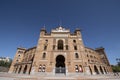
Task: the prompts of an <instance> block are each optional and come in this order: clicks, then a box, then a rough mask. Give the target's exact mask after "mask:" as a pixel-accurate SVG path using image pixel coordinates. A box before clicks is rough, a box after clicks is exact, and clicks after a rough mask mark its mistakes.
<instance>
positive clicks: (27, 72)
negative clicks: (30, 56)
mask: <svg viewBox="0 0 120 80" xmlns="http://www.w3.org/2000/svg"><path fill="white" fill-rule="evenodd" d="M30 68H31V64H28V65H27V70H26V74H29V70H30Z"/></svg>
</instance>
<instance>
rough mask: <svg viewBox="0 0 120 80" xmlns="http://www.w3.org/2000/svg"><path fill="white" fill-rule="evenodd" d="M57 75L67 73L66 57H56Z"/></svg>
mask: <svg viewBox="0 0 120 80" xmlns="http://www.w3.org/2000/svg"><path fill="white" fill-rule="evenodd" d="M55 67H56V70H55V72H56V73H65V72H66V68H65V57H64V56H63V55H58V56H57V57H56V64H55Z"/></svg>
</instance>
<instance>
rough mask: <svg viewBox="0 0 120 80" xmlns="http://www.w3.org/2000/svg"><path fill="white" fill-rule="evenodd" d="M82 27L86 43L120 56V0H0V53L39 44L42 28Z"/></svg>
mask: <svg viewBox="0 0 120 80" xmlns="http://www.w3.org/2000/svg"><path fill="white" fill-rule="evenodd" d="M59 25H62V26H63V27H64V28H69V29H70V30H71V32H74V30H75V29H76V28H80V29H81V32H82V38H83V42H84V45H85V46H87V47H90V48H93V49H95V48H98V47H104V48H105V52H106V55H107V56H108V59H109V61H110V63H111V64H116V58H120V0H0V56H4V57H7V56H8V57H10V58H12V59H13V58H14V55H15V53H16V49H17V47H25V48H31V47H33V46H36V45H37V42H38V38H39V33H40V29H41V28H43V26H45V28H46V30H47V32H50V31H51V29H54V28H56V27H58V26H59Z"/></svg>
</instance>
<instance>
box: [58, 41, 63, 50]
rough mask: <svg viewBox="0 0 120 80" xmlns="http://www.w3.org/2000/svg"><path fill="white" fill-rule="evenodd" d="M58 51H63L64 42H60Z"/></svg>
mask: <svg viewBox="0 0 120 80" xmlns="http://www.w3.org/2000/svg"><path fill="white" fill-rule="evenodd" d="M58 50H63V40H59V41H58Z"/></svg>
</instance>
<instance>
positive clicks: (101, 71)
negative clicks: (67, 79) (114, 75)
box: [100, 66, 104, 74]
mask: <svg viewBox="0 0 120 80" xmlns="http://www.w3.org/2000/svg"><path fill="white" fill-rule="evenodd" d="M100 71H101V73H102V74H104V73H103V70H102V67H101V66H100Z"/></svg>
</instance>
